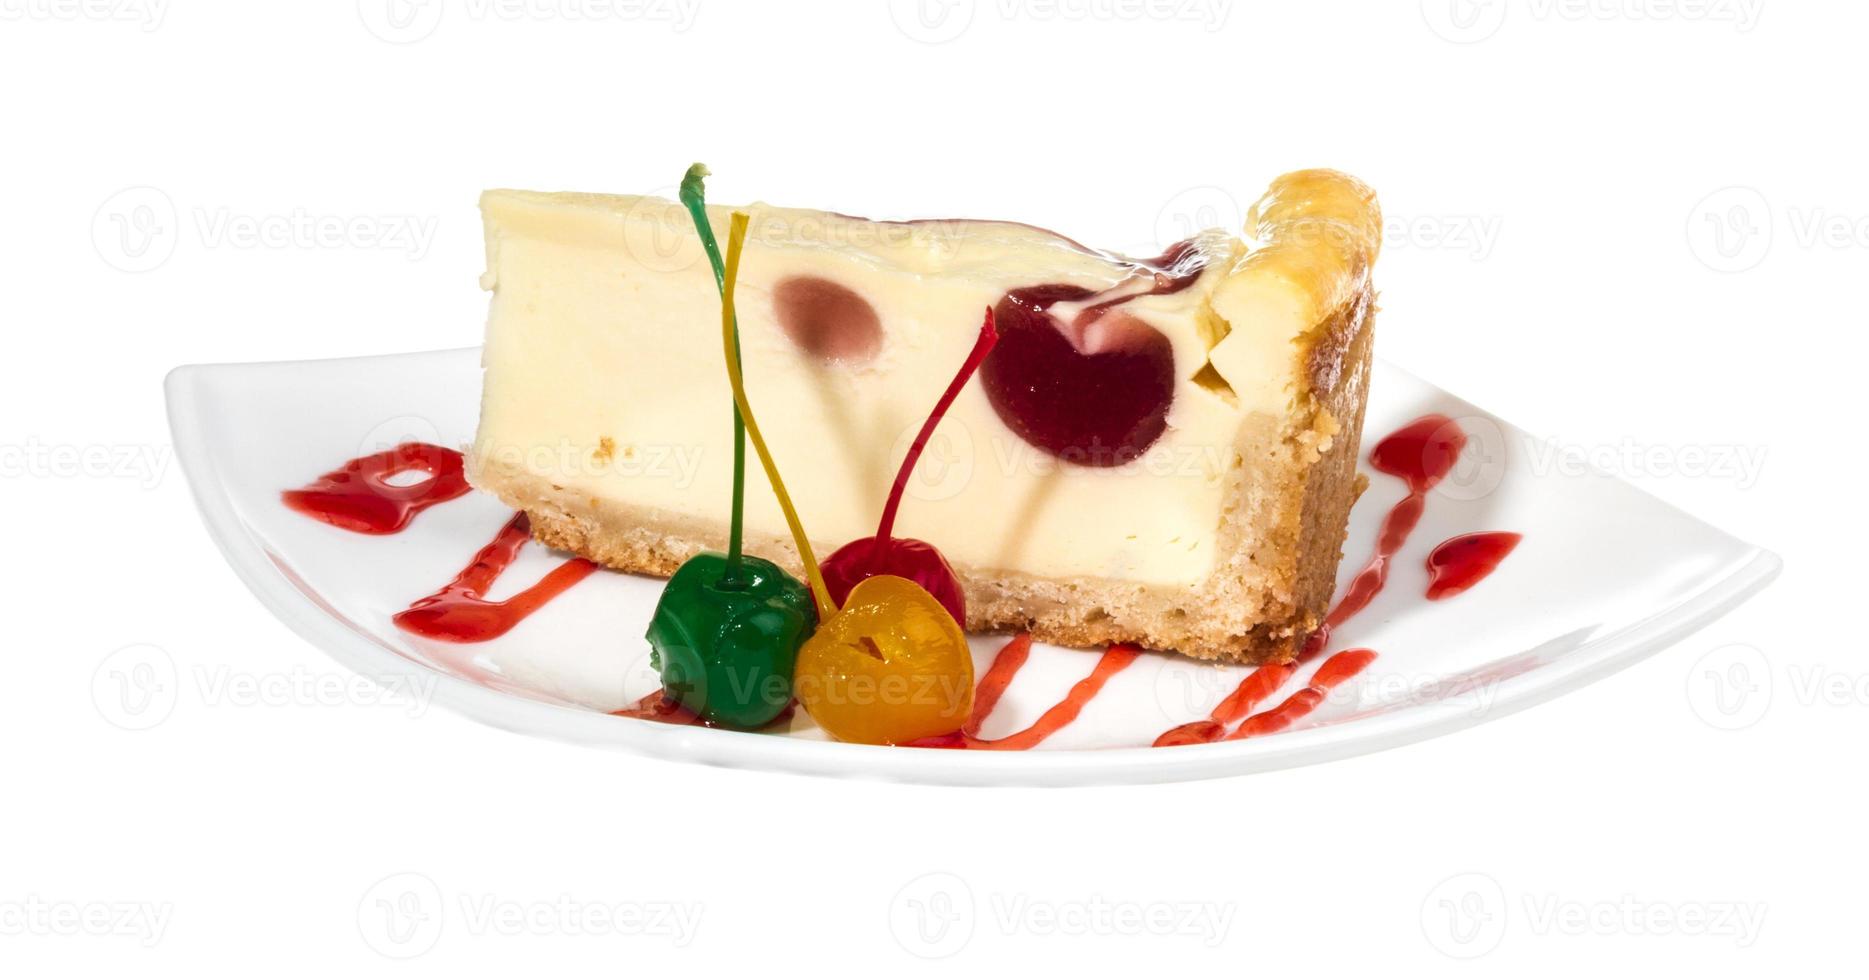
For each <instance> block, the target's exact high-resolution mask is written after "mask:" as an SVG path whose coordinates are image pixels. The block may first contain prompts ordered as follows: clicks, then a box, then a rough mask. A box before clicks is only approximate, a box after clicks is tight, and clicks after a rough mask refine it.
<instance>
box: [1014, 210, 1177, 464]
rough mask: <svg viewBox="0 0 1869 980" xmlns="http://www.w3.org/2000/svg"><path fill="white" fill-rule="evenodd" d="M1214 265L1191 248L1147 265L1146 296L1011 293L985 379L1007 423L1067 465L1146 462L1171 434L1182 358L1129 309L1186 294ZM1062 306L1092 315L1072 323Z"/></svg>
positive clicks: (1046, 288) (1081, 291) (1128, 290)
mask: <svg viewBox="0 0 1869 980" xmlns="http://www.w3.org/2000/svg"><path fill="white" fill-rule="evenodd" d="M1205 262H1206V257H1205V256H1204V255H1202V254H1201V253H1200V252H1198V251H1197V250H1196V249H1195V248H1194V246H1193V243H1192V242H1183V243H1181V244H1179V245H1177V246H1175V247H1174V248H1171V249H1169V251H1168V252H1167V253H1166V254H1164V255H1163V256H1162V257H1161V258H1159V259H1154V260H1150V261H1148V262H1143V263H1139V271H1142V272H1148V273H1151V274H1152V276H1153V279H1152V282H1149V283H1148V284H1147V285H1146V286H1145V288H1142V289H1140V290H1137V289H1135V288H1134V287H1133V285H1130V284H1125V283H1119V284H1118V285H1116V286H1114V287H1111V289H1109V290H1105V291H1103V292H1097V291H1095V290H1091V289H1086V288H1084V287H1082V286H1073V285H1068V284H1063V283H1052V284H1048V285H1042V286H1026V287H1021V288H1019V289H1014V290H1011V291H1009V292H1007V293H1006V295H1005V296H1004V297H1002V298H1001V299H1000V301H999V303H998V304H997V305H996V306H995V307H994V309H993V312H994V314H995V315H996V316H997V317H998V318H999V330H1000V342H999V346H998V348H997V349H995V350H994V351H993V355H992V356H991V357H989V358H987V360H986V363H985V364H984V365H983V366H982V367H981V369H980V382H981V384H982V385H983V386H984V387H985V389H986V396H987V400H988V401H989V402H991V403H992V405H993V410H994V411H995V412H997V413H999V417H1000V421H1002V422H1004V423H1006V427H1007V428H1009V429H1011V430H1012V431H1013V432H1015V433H1017V434H1018V436H1019V437H1020V438H1021V439H1024V440H1025V441H1026V442H1029V443H1031V444H1032V445H1034V446H1036V447H1038V448H1040V449H1043V450H1044V451H1046V452H1048V453H1050V454H1052V455H1053V456H1056V457H1058V458H1059V459H1061V460H1064V461H1065V462H1068V463H1076V464H1079V465H1083V466H1121V465H1123V464H1125V463H1128V462H1130V461H1132V460H1134V459H1136V458H1137V457H1139V456H1141V455H1142V454H1143V453H1144V452H1145V451H1147V450H1148V448H1149V447H1150V446H1151V445H1154V443H1155V440H1157V439H1159V438H1161V435H1162V433H1163V432H1164V431H1165V430H1166V429H1167V427H1168V408H1169V406H1170V405H1171V404H1172V403H1173V401H1174V397H1175V354H1174V347H1173V345H1172V344H1170V343H1169V341H1168V338H1167V337H1165V336H1163V335H1162V333H1161V331H1159V330H1157V329H1155V328H1154V327H1151V326H1149V325H1148V324H1147V323H1144V322H1143V321H1142V320H1141V319H1139V318H1137V317H1136V316H1134V315H1133V314H1130V313H1128V312H1126V311H1124V310H1123V309H1122V308H1121V304H1122V303H1124V302H1126V301H1127V300H1130V299H1134V298H1136V297H1138V296H1147V295H1162V294H1166V293H1172V292H1178V291H1180V290H1182V289H1186V288H1187V287H1188V286H1190V285H1193V283H1194V281H1195V280H1196V279H1198V278H1199V276H1200V271H1201V269H1202V268H1203V267H1204V266H1205ZM1059 303H1073V304H1084V305H1082V306H1081V307H1080V308H1079V309H1078V310H1077V311H1076V312H1075V313H1074V315H1072V316H1071V318H1070V320H1069V322H1066V321H1064V320H1061V319H1060V318H1059V317H1057V316H1056V315H1054V314H1053V313H1052V312H1051V309H1052V307H1054V306H1056V305H1057V304H1059Z"/></svg>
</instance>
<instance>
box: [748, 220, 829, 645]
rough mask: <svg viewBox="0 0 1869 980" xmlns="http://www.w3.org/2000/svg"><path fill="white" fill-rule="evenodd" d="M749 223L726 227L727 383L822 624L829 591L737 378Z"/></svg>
mask: <svg viewBox="0 0 1869 980" xmlns="http://www.w3.org/2000/svg"><path fill="white" fill-rule="evenodd" d="M749 220H750V219H749V218H748V217H747V215H746V212H744V211H735V212H733V217H732V218H731V219H730V220H729V222H728V226H727V281H726V285H725V286H724V287H723V288H722V290H721V294H720V333H721V337H722V338H723V340H724V343H725V345H726V348H727V383H728V384H729V385H732V386H733V403H734V404H735V405H738V406H739V407H740V418H742V419H744V420H745V421H746V435H747V438H749V439H751V440H752V441H753V451H754V452H757V453H758V454H759V463H760V465H761V466H764V467H765V468H766V479H768V480H770V481H772V493H773V496H776V497H778V498H779V509H780V510H782V511H784V512H785V523H786V524H788V525H790V526H791V529H792V540H793V541H795V542H797V544H798V557H799V558H800V559H801V560H802V561H804V563H805V578H806V579H808V580H809V581H810V582H811V596H812V598H814V599H816V600H817V602H818V621H819V622H820V623H822V622H824V621H826V620H829V619H830V618H831V617H832V616H835V615H837V603H835V602H832V601H831V590H830V589H828V588H826V587H825V585H824V573H823V572H822V571H821V570H819V568H818V556H817V555H814V554H812V552H811V542H810V540H808V539H807V538H806V537H805V528H804V525H802V524H800V523H799V522H798V510H797V509H796V508H794V507H793V506H792V497H791V495H790V494H788V493H786V492H785V481H784V480H781V479H779V467H778V465H777V464H775V463H774V462H773V461H772V451H771V450H769V449H767V448H766V439H765V437H764V436H762V435H760V434H759V422H758V421H756V420H755V419H754V418H753V406H752V405H749V404H747V401H746V381H745V379H744V378H742V377H741V376H740V339H739V337H737V336H736V335H735V331H734V329H733V287H734V285H735V284H736V282H737V280H738V279H739V276H740V251H741V249H742V248H744V247H745V245H746V225H747V222H748V221H749Z"/></svg>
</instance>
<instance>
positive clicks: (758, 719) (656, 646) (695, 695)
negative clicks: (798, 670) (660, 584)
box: [649, 552, 818, 728]
mask: <svg viewBox="0 0 1869 980" xmlns="http://www.w3.org/2000/svg"><path fill="white" fill-rule="evenodd" d="M817 624H818V614H817V609H816V608H815V607H814V606H813V604H812V599H811V593H810V591H809V590H807V589H806V588H805V586H804V585H803V583H801V582H799V581H798V580H797V579H795V578H793V577H791V576H790V575H787V574H786V573H785V572H784V571H783V570H782V569H780V568H779V566H777V565H774V564H773V563H772V562H769V561H767V560H765V559H764V558H757V557H753V556H751V555H747V556H743V557H742V559H741V566H740V571H739V574H738V575H737V576H734V577H732V578H730V577H729V574H728V566H727V556H726V555H723V554H719V553H717V552H705V553H703V554H699V555H696V556H694V557H693V558H690V559H688V561H686V562H685V563H683V564H682V566H681V568H679V569H677V570H676V572H675V575H674V577H673V578H670V579H669V581H668V587H667V588H665V589H663V590H662V599H661V601H659V602H657V603H656V607H655V616H654V617H653V618H651V619H650V620H649V645H650V648H651V651H652V652H651V653H650V663H651V664H653V665H654V666H655V668H656V670H657V671H658V672H659V673H660V674H661V675H662V690H663V694H664V696H666V697H667V698H669V699H670V700H672V701H675V702H676V703H678V704H680V705H682V706H683V707H685V708H687V709H689V710H690V711H693V712H694V713H695V714H696V715H699V716H700V717H701V718H703V719H704V720H706V721H709V722H712V723H714V724H719V725H725V726H727V727H730V728H758V727H760V726H761V725H765V724H767V723H769V722H771V721H772V720H773V719H774V718H776V717H778V715H779V713H780V712H781V711H784V710H785V707H786V706H787V705H788V704H790V703H791V700H792V671H793V669H794V667H795V665H796V663H797V658H798V648H799V647H800V646H801V645H803V644H804V642H805V640H806V639H807V638H808V637H810V636H811V634H812V631H813V630H815V629H816V628H817Z"/></svg>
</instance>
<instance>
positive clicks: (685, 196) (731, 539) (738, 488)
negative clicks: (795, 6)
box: [681, 163, 746, 589]
mask: <svg viewBox="0 0 1869 980" xmlns="http://www.w3.org/2000/svg"><path fill="white" fill-rule="evenodd" d="M707 175H708V169H707V165H706V164H703V163H697V164H695V165H694V166H692V167H689V168H688V172H687V173H686V174H685V175H683V176H682V178H681V203H682V204H684V205H686V206H687V208H688V214H689V216H691V217H692V218H693V219H694V229H695V231H696V232H698V233H699V234H700V236H701V248H702V249H703V250H704V251H706V252H707V261H708V264H709V265H711V266H713V267H714V288H715V289H717V290H719V292H720V295H721V297H722V299H725V298H726V295H727V267H726V264H725V263H723V262H722V261H721V258H720V244H719V243H718V242H716V241H715V240H714V226H713V225H712V224H711V223H710V222H709V221H708V220H707V192H706V188H705V187H704V186H703V181H704V178H706V177H707ZM731 326H732V329H733V333H734V341H735V343H734V346H735V351H736V353H735V355H734V356H735V363H736V365H737V363H738V357H739V355H738V353H737V351H738V347H739V333H740V322H739V318H738V317H735V318H734V319H733V320H732V323H731ZM732 515H733V516H732V518H731V522H730V524H729V529H728V532H727V569H726V571H725V572H724V573H722V575H721V579H720V584H721V586H722V587H723V588H729V589H731V588H737V587H739V586H741V585H743V584H745V583H744V581H743V578H744V576H743V574H742V571H741V568H742V563H741V561H740V541H741V538H742V536H743V535H744V531H745V523H746V420H745V419H744V418H743V417H742V416H741V414H740V406H739V403H738V402H736V403H734V406H733V511H732Z"/></svg>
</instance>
